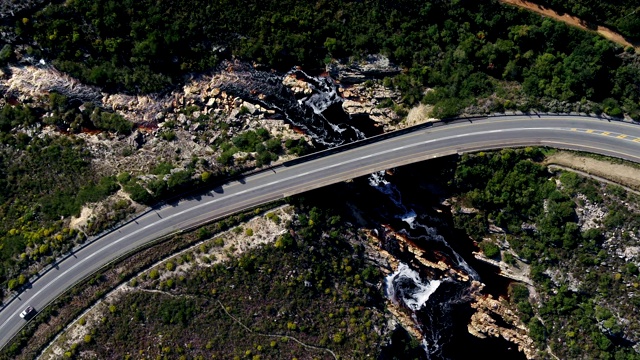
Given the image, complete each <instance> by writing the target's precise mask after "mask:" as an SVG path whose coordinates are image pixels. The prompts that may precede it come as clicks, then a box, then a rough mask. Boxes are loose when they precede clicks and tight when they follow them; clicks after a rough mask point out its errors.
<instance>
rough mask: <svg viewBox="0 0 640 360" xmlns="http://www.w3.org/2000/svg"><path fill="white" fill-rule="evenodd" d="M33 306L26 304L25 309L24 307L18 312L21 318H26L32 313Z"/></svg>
mask: <svg viewBox="0 0 640 360" xmlns="http://www.w3.org/2000/svg"><path fill="white" fill-rule="evenodd" d="M33 311H34V309H33V307H32V306H27V308H26V309H24V310H23V311H22V312H21V313H20V317H21V318H23V319H26V318H28V317H29V316H30V315H31V314H33Z"/></svg>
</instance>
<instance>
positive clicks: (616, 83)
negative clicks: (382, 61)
mask: <svg viewBox="0 0 640 360" xmlns="http://www.w3.org/2000/svg"><path fill="white" fill-rule="evenodd" d="M236 2H237V1H236ZM236 2H234V1H232V2H231V3H229V2H219V3H211V2H205V1H202V0H172V1H162V2H156V1H150V0H144V1H131V0H127V1H124V2H116V1H114V0H98V1H89V0H77V1H73V2H69V3H66V4H59V5H51V6H48V7H47V8H45V9H44V10H43V11H41V12H39V13H38V14H36V15H35V16H34V17H33V18H32V19H30V20H29V21H27V22H24V23H23V22H20V23H19V24H18V27H19V33H20V34H21V36H22V37H23V39H25V40H27V39H30V38H34V39H36V41H37V42H38V44H39V45H40V46H41V47H42V49H44V51H45V52H46V53H47V54H49V56H50V57H52V58H54V59H56V61H55V64H56V65H57V66H58V67H59V68H60V69H62V70H64V71H67V72H69V73H71V74H72V75H74V76H78V77H80V78H81V79H83V80H85V81H88V82H90V83H93V84H99V85H103V86H106V87H107V88H111V89H113V88H124V89H127V90H129V91H156V90H160V89H162V88H164V87H166V86H167V85H169V84H170V83H176V82H177V81H180V77H181V75H182V74H185V73H188V72H192V71H201V70H205V69H208V68H211V67H212V66H213V65H215V64H216V63H217V62H218V60H219V59H220V58H221V57H226V56H229V54H233V55H236V56H239V57H242V58H245V59H247V60H253V61H255V62H258V63H266V64H268V65H269V66H271V67H274V68H277V69H280V70H287V69H290V68H291V66H293V65H301V66H304V67H305V68H307V69H321V68H322V67H323V66H324V63H323V62H324V61H326V60H327V59H328V58H329V57H334V58H341V57H346V56H352V55H353V56H356V57H357V56H362V55H365V54H371V53H384V54H387V55H389V56H390V57H391V58H392V60H393V61H395V62H397V63H399V64H401V65H403V66H405V67H406V68H407V71H406V72H405V73H403V74H401V75H399V76H398V78H397V80H396V81H394V86H396V87H397V88H399V89H400V90H401V91H402V93H403V99H402V100H403V102H404V103H406V104H409V105H411V104H414V103H416V102H418V101H421V100H422V96H423V95H422V90H423V89H422V88H423V86H429V87H434V88H436V89H437V90H438V92H439V93H440V94H441V96H440V97H439V99H434V98H430V99H425V101H428V102H432V103H435V104H436V110H437V114H438V115H439V116H443V117H447V116H451V115H453V114H456V113H457V112H458V111H459V110H460V108H461V106H464V105H468V104H471V103H473V102H474V99H475V98H477V97H483V96H487V95H490V94H492V93H493V92H498V93H500V92H503V93H506V92H509V91H507V90H505V89H503V87H504V86H505V83H504V82H503V81H502V80H506V81H517V82H519V83H521V84H522V85H523V93H522V94H519V93H516V94H512V96H516V95H517V96H519V97H520V98H519V99H518V100H519V101H518V105H517V107H518V108H520V109H527V108H529V107H531V106H537V102H536V101H535V99H528V98H527V97H533V98H540V97H551V98H556V99H559V100H562V101H565V100H566V101H580V100H582V99H583V98H584V99H588V100H594V101H596V102H600V101H602V100H604V99H605V98H608V97H612V98H614V99H615V100H616V101H618V103H619V104H620V107H615V106H614V107H613V108H611V110H612V113H611V114H612V115H618V114H619V112H618V111H617V109H621V110H623V111H626V112H629V113H634V114H636V113H637V114H636V115H638V114H640V111H639V110H638V109H637V106H636V105H634V104H637V102H638V100H639V96H640V95H639V91H638V85H639V84H638V82H637V81H629V80H632V79H634V78H637V77H638V76H639V75H640V69H639V67H638V66H637V65H634V63H633V61H630V60H623V57H622V56H621V52H622V49H620V48H617V47H616V46H615V45H614V44H613V43H611V42H609V41H607V40H605V39H602V38H599V37H594V36H592V35H591V34H588V33H585V32H583V31H581V30H578V29H575V28H571V27H568V26H566V25H564V24H561V23H557V22H554V21H551V20H549V19H542V18H540V17H539V16H537V15H533V14H531V13H528V12H524V11H519V10H517V9H515V8H512V7H507V6H503V5H500V4H499V3H498V2H497V1H490V2H478V1H456V2H446V1H444V2H442V1H426V2H425V1H415V0H402V1H395V2H380V1H371V0H367V1H343V0H329V1H323V2H322V4H315V3H309V2H299V1H290V0H281V1H267V2H264V1H261V2H258V1H255V0H252V1H249V2H246V1H245V2H242V3H239V2H238V3H236ZM554 3H556V2H555V1H554ZM574 3H576V6H577V5H578V4H577V3H580V4H583V3H584V1H581V0H575V1H574ZM625 4H626V3H625ZM563 6H564V5H563ZM601 7H602V8H603V9H604V10H605V11H603V12H592V13H590V14H591V15H593V16H601V15H602V14H609V15H610V16H606V17H605V18H606V19H609V20H611V21H621V25H622V22H630V21H636V20H637V19H638V17H637V15H633V16H629V17H624V18H623V17H622V15H623V14H626V13H627V12H629V11H631V10H633V9H632V8H630V4H629V6H627V5H624V6H617V5H607V4H602V5H600V3H598V4H595V3H592V2H589V3H588V4H586V5H585V8H586V9H588V10H591V9H600V8H601ZM122 9H127V11H122ZM193 9H197V11H193ZM282 9H287V11H286V12H283V10H282ZM586 13H587V12H585V14H586ZM355 14H357V16H355ZM595 14H598V15H595ZM629 26H631V28H633V26H635V25H633V26H632V25H629ZM627 57H629V56H627ZM511 92H512V91H511ZM507 105H509V106H515V105H513V104H507ZM496 106H497V107H496V108H495V110H497V111H499V110H501V107H502V106H503V105H500V104H497V105H496ZM589 111H591V110H589Z"/></svg>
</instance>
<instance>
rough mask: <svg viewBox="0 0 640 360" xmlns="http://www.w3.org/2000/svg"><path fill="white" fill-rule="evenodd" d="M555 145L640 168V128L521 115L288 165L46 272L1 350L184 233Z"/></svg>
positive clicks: (11, 318) (9, 308)
mask: <svg viewBox="0 0 640 360" xmlns="http://www.w3.org/2000/svg"><path fill="white" fill-rule="evenodd" d="M522 146H549V147H554V148H562V149H571V150H579V151H586V152H592V153H598V154H601V155H608V156H613V157H618V158H622V159H626V160H629V161H633V162H638V163H640V126H639V125H636V124H632V123H628V122H622V121H612V120H607V119H602V118H597V117H589V116H572V115H571V116H570V115H533V116H531V115H515V116H504V117H491V118H475V119H468V120H456V121H453V122H450V123H448V124H445V123H435V124H433V125H430V126H420V127H418V128H414V129H410V130H404V131H401V132H399V133H397V134H385V135H382V136H380V137H377V138H374V139H368V140H365V141H363V142H362V143H360V144H350V145H347V146H345V147H342V148H339V149H332V150H329V151H326V152H323V153H319V154H313V155H311V156H308V157H304V158H301V159H297V160H294V161H290V162H286V163H284V164H281V165H278V166H275V167H273V168H270V169H267V170H266V171H261V172H258V173H255V174H252V175H247V176H245V177H243V178H239V179H236V180H232V181H230V182H228V183H226V184H224V185H222V186H220V187H218V188H215V189H214V190H212V191H210V192H208V193H206V194H201V195H199V196H197V197H191V198H188V199H182V200H180V201H178V202H177V203H176V204H172V205H166V206H163V207H159V208H155V209H152V210H151V211H148V212H146V213H145V214H143V215H141V216H139V217H138V218H137V219H136V220H135V221H131V222H129V223H126V224H124V225H122V226H121V227H119V228H117V229H115V230H113V231H111V232H109V233H107V234H105V235H103V236H101V237H99V238H97V239H95V240H94V241H92V242H90V243H89V244H87V245H85V246H84V247H83V248H82V249H80V250H78V251H76V252H75V253H74V256H68V257H66V258H65V259H64V260H62V261H59V262H58V263H57V264H56V266H55V267H54V268H51V269H50V270H48V271H46V272H44V273H42V274H41V275H40V276H39V277H38V278H37V279H35V281H33V282H32V283H31V286H30V287H29V288H28V289H25V290H23V291H22V292H21V293H20V294H19V295H18V296H16V297H14V298H13V299H12V300H11V301H9V302H8V303H7V304H5V306H4V308H2V309H0V347H4V346H5V345H6V344H7V343H8V342H9V341H10V340H11V339H12V338H13V337H14V336H15V335H16V334H17V333H18V332H19V331H20V330H21V329H22V327H23V326H24V325H25V323H26V322H25V320H23V319H21V318H20V316H19V314H20V312H21V311H22V310H24V308H26V307H27V306H28V305H31V306H33V307H34V308H35V309H36V310H38V311H40V310H42V309H43V308H44V307H46V306H47V305H48V304H49V303H50V302H51V301H53V300H54V299H56V298H57V297H58V296H60V295H61V294H62V293H64V292H65V291H66V290H67V289H69V288H71V287H72V286H73V285H74V284H76V283H78V282H79V281H81V280H82V279H84V278H86V277H88V276H90V275H91V274H93V273H94V272H95V271H97V270H98V269H100V268H101V267H103V266H105V265H106V264H108V263H109V262H111V261H113V260H114V259H117V258H118V257H120V256H122V255H124V254H127V253H129V252H131V251H134V250H135V249H137V248H139V247H140V246H142V245H144V244H146V243H149V242H151V241H153V240H155V239H158V238H160V237H163V236H167V235H170V234H173V233H175V232H177V231H181V230H185V229H191V228H194V227H196V226H198V225H201V224H205V223H207V222H210V221H213V220H216V219H220V218H222V217H225V216H228V215H231V214H233V213H236V212H238V211H241V210H245V209H249V208H252V207H255V206H258V205H260V204H264V203H267V202H270V201H273V200H276V199H281V198H283V197H287V196H291V195H295V194H299V193H302V192H305V191H308V190H312V189H316V188H320V187H323V186H327V185H330V184H334V183H337V182H340V181H344V180H348V179H352V178H355V177H358V176H363V175H367V174H370V173H373V172H376V171H380V170H385V169H389V168H393V167H397V166H402V165H406V164H410V163H415V162H419V161H423V160H428V159H432V158H436V157H441V156H447V155H452V154H459V153H464V152H472V151H479V150H491V149H499V148H505V147H522Z"/></svg>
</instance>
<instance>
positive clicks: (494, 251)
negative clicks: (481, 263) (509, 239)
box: [480, 240, 500, 258]
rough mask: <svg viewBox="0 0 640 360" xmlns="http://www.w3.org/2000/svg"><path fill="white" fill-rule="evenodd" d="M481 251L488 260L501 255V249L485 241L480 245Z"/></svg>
mask: <svg viewBox="0 0 640 360" xmlns="http://www.w3.org/2000/svg"><path fill="white" fill-rule="evenodd" d="M480 249H481V250H482V252H483V253H484V255H485V256H486V257H488V258H495V257H497V256H499V255H500V248H499V247H498V245H496V244H495V243H493V242H491V241H487V240H485V241H483V242H481V243H480Z"/></svg>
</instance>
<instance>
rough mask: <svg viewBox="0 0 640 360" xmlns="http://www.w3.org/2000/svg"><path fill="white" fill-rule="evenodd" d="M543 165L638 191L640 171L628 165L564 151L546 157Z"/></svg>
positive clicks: (639, 187)
mask: <svg viewBox="0 0 640 360" xmlns="http://www.w3.org/2000/svg"><path fill="white" fill-rule="evenodd" d="M545 164H547V165H551V164H555V165H560V166H565V167H568V168H571V169H575V170H578V171H581V172H584V173H587V174H590V175H595V176H597V177H600V178H603V179H606V180H609V181H612V182H614V183H617V184H620V185H623V186H626V187H629V188H631V189H634V190H640V169H638V168H635V167H631V166H628V165H623V164H614V163H610V162H608V161H604V160H597V159H593V158H590V157H586V156H580V155H577V154H574V153H570V152H566V151H558V152H556V153H554V154H552V155H550V156H548V157H547V159H546V160H545Z"/></svg>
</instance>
